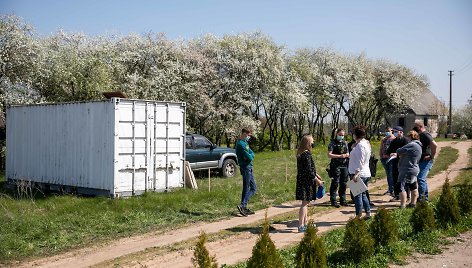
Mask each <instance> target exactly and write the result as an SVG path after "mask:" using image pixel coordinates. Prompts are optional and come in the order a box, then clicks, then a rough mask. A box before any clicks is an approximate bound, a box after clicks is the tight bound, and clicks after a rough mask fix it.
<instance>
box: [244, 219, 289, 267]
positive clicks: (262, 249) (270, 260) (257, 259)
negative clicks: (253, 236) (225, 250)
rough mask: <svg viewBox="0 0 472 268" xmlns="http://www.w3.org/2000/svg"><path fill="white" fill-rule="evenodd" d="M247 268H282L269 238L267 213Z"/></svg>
mask: <svg viewBox="0 0 472 268" xmlns="http://www.w3.org/2000/svg"><path fill="white" fill-rule="evenodd" d="M247 267H248V268H261V267H271V268H278V267H284V265H283V263H282V260H281V259H280V255H279V253H278V252H277V249H276V248H275V245H274V242H273V241H272V240H271V239H270V236H269V222H268V221H267V213H266V217H265V221H264V224H263V226H262V233H261V235H260V236H259V239H257V242H256V245H254V248H253V249H252V256H251V258H250V259H249V261H248V262H247Z"/></svg>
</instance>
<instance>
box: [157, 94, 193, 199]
mask: <svg viewBox="0 0 472 268" xmlns="http://www.w3.org/2000/svg"><path fill="white" fill-rule="evenodd" d="M152 134H153V148H151V151H152V154H153V156H152V157H153V166H154V170H153V182H152V184H153V187H154V190H157V191H166V190H168V189H170V188H176V187H182V186H183V163H184V151H185V148H184V145H185V107H182V106H181V105H180V104H170V103H155V104H154V127H153V133H152Z"/></svg>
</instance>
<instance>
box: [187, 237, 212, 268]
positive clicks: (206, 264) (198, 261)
mask: <svg viewBox="0 0 472 268" xmlns="http://www.w3.org/2000/svg"><path fill="white" fill-rule="evenodd" d="M206 240H207V237H206V234H205V233H204V232H201V233H200V235H199V236H198V242H197V245H196V246H195V251H194V252H193V258H192V263H193V266H194V267H198V268H217V267H218V263H217V262H216V259H215V256H212V257H210V253H209V252H208V249H207V248H206V247H205V243H206Z"/></svg>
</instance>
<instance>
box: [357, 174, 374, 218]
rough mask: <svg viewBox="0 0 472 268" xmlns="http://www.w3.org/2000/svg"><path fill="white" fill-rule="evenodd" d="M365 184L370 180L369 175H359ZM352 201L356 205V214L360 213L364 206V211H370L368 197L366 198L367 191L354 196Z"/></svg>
mask: <svg viewBox="0 0 472 268" xmlns="http://www.w3.org/2000/svg"><path fill="white" fill-rule="evenodd" d="M361 180H362V181H363V182H364V184H365V186H367V183H368V182H369V180H370V177H361ZM354 203H355V207H356V215H360V214H362V207H364V210H365V213H370V205H369V199H367V193H366V192H363V193H361V194H358V195H357V196H355V197H354Z"/></svg>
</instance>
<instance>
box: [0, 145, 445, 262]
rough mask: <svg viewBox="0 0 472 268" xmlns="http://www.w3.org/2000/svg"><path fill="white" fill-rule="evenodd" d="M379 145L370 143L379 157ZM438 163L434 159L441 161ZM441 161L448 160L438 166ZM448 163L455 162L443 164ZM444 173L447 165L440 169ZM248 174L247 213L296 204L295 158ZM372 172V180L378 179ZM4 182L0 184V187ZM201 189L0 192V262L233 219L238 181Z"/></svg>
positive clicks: (319, 159)
mask: <svg viewBox="0 0 472 268" xmlns="http://www.w3.org/2000/svg"><path fill="white" fill-rule="evenodd" d="M326 147H327V146H318V147H316V148H315V149H314V156H315V162H316V165H317V170H318V172H319V173H320V174H321V176H322V177H323V179H324V180H325V182H326V185H325V186H326V187H327V188H329V184H330V181H329V180H328V179H327V175H326V171H325V168H326V166H327V164H328V158H327V149H326ZM378 148H379V144H378V143H374V144H373V151H374V152H375V153H376V155H378V153H377V152H378ZM442 159H443V156H442V155H440V156H439V157H438V158H437V160H436V161H437V162H440V161H442ZM444 161H446V159H445V160H444ZM446 162H449V163H450V162H453V161H450V160H447V161H446ZM446 166H447V165H446ZM254 174H255V179H256V182H257V186H258V193H257V194H256V195H255V196H254V197H253V198H252V199H251V201H250V207H251V209H255V210H258V209H262V208H265V207H268V206H272V205H275V204H280V203H283V202H286V201H292V200H294V195H295V177H296V161H295V152H294V151H280V152H262V153H258V154H256V159H255V162H254ZM384 175H385V172H384V171H383V168H382V166H381V165H380V163H379V165H378V172H377V177H380V178H382V177H384ZM2 180H3V177H2V178H0V186H3V184H4V182H1V181H2ZM197 182H198V185H199V190H190V189H178V190H175V191H173V192H170V193H146V194H144V195H143V196H139V197H133V198H128V199H109V198H104V197H96V198H91V197H80V196H74V195H48V196H42V195H40V194H39V195H35V197H32V196H30V197H27V198H24V197H23V198H18V197H16V195H15V194H14V193H12V192H9V191H6V190H4V189H3V187H1V188H2V190H0V210H1V211H2V212H1V213H0V241H2V247H0V262H3V263H5V262H9V261H13V260H22V259H25V258H31V257H37V256H45V255H51V254H55V253H58V252H61V251H64V250H68V249H72V248H77V247H81V246H85V245H90V244H93V243H98V242H102V241H107V240H112V239H116V238H119V237H124V236H128V235H133V234H141V233H146V232H149V231H156V230H159V231H165V230H169V229H175V228H177V227H182V226H185V225H189V224H192V223H194V222H198V221H215V220H220V219H223V218H228V217H231V216H233V215H234V214H235V213H236V212H237V211H236V205H237V204H239V201H240V195H241V187H242V182H241V177H240V175H238V176H236V177H234V178H231V179H224V178H215V177H212V179H211V192H209V191H208V179H199V180H198V181H197Z"/></svg>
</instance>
